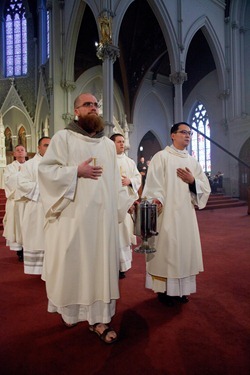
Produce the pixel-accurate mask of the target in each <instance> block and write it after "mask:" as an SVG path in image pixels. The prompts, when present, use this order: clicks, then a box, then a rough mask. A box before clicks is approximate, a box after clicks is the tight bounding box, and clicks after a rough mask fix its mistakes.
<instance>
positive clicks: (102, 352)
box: [0, 207, 250, 375]
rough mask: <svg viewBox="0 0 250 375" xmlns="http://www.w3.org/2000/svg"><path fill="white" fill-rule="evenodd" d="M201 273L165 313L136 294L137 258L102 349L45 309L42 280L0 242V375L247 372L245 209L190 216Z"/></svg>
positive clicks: (140, 262) (139, 280) (249, 287)
mask: <svg viewBox="0 0 250 375" xmlns="http://www.w3.org/2000/svg"><path fill="white" fill-rule="evenodd" d="M197 215H198V220H199V226H200V231H201V239H202V244H203V254H204V265H205V272H204V273H202V274H201V275H199V276H198V278H197V287H198V290H197V293H196V294H194V295H192V296H191V297H190V302H189V303H188V304H186V305H178V304H177V305H176V306H174V307H165V306H163V305H162V304H160V302H158V300H157V299H156V297H155V295H154V294H153V293H152V292H151V291H149V290H146V289H145V288H144V269H145V266H144V256H143V255H142V254H136V253H134V254H133V256H134V261H133V268H132V269H131V270H130V271H129V272H128V273H127V277H126V278H125V279H123V280H121V281H120V285H121V299H120V300H119V302H118V305H117V314H116V317H115V318H114V320H113V326H114V327H115V328H116V329H117V330H118V331H119V333H120V341H119V342H117V343H115V344H114V345H111V346H107V345H105V344H104V343H102V342H101V341H100V340H99V339H98V337H97V336H96V335H95V334H93V333H91V332H90V331H89V330H88V327H87V324H86V323H81V324H79V325H78V326H76V327H74V328H71V329H67V328H65V327H64V326H63V325H62V323H61V320H60V317H59V316H58V315H57V314H49V313H47V300H46V294H45V287H44V283H43V281H41V279H40V277H38V276H28V275H24V274H23V265H22V264H21V263H18V261H17V257H16V254H15V253H14V252H11V251H10V250H8V249H7V248H6V247H5V246H4V239H3V238H2V239H1V242H0V246H1V251H0V264H1V273H0V281H1V283H0V285H1V313H0V314H1V331H0V332H1V336H0V351H1V353H0V374H1V375H12V374H13V375H52V374H53V375H59V374H60V375H80V374H81V375H84V374H88V375H92V374H96V375H101V374H109V373H111V374H114V375H118V374H119V375H123V374H124V375H125V374H129V375H133V374H138V375H140V374H141V375H142V374H143V375H147V374H148V375H163V374H164V375H249V374H250V350H249V349H250V316H249V315H250V314H249V311H250V309H249V291H250V276H249V275H250V272H249V271H250V270H249V253H250V245H249V244H250V216H248V215H246V207H239V208H230V209H220V210H214V211H213V210H212V211H201V212H197Z"/></svg>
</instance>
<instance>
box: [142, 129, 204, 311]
mask: <svg viewBox="0 0 250 375" xmlns="http://www.w3.org/2000/svg"><path fill="white" fill-rule="evenodd" d="M191 136H192V131H191V128H190V126H189V125H188V124H187V123H186V122H181V123H178V124H175V125H173V126H172V128H171V138H172V142H173V144H172V145H171V146H170V147H169V146H167V147H166V148H165V149H164V150H162V151H160V152H158V153H156V154H155V155H154V157H153V158H152V160H151V162H150V165H149V169H148V173H147V179H146V183H145V187H144V190H143V196H146V197H147V199H148V200H151V201H153V202H154V203H156V204H157V205H158V209H159V220H158V232H159V235H158V236H156V237H155V238H152V239H150V240H153V241H155V244H154V247H155V249H156V252H155V253H153V254H147V258H146V264H147V280H146V287H148V288H151V289H153V290H154V292H155V293H158V297H159V299H160V301H161V302H163V303H165V304H167V305H168V306H172V305H173V304H174V303H175V302H176V301H179V302H181V303H186V302H188V297H187V295H190V294H191V293H195V292H196V275H197V274H199V272H202V271H203V260H202V252H201V244H200V236H199V230H198V224H197V218H196V213H195V206H197V207H198V208H199V209H201V208H204V207H205V205H206V203H207V200H208V197H209V194H210V191H211V189H210V185H209V182H208V179H207V177H206V175H205V173H204V172H203V170H202V168H201V165H200V164H199V162H198V161H197V160H196V159H195V158H193V157H192V156H190V155H189V154H188V151H187V150H186V148H187V146H188V145H189V142H190V139H191Z"/></svg>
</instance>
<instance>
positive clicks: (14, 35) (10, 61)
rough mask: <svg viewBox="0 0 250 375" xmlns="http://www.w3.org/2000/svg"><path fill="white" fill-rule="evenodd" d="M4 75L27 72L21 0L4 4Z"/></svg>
mask: <svg viewBox="0 0 250 375" xmlns="http://www.w3.org/2000/svg"><path fill="white" fill-rule="evenodd" d="M4 20H5V56H6V66H5V75H6V77H12V76H22V75H26V74H27V21H26V13H25V7H24V5H23V2H22V0H9V1H7V2H6V5H5V12H4Z"/></svg>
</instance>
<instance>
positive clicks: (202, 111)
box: [191, 102, 211, 172]
mask: <svg viewBox="0 0 250 375" xmlns="http://www.w3.org/2000/svg"><path fill="white" fill-rule="evenodd" d="M191 125H192V127H193V128H196V129H197V130H199V131H200V132H201V133H202V134H204V135H206V136H207V137H209V138H210V125H209V118H208V114H207V110H206V108H205V106H204V105H203V104H202V103H201V102H198V104H197V106H196V108H195V109H194V112H193V115H192V123H191ZM191 149H192V155H193V156H194V157H195V158H196V159H197V160H199V162H200V164H201V166H202V168H203V170H204V171H205V172H211V146H210V141H209V139H207V138H205V137H203V135H201V134H199V133H198V132H196V131H194V132H193V137H192V143H191Z"/></svg>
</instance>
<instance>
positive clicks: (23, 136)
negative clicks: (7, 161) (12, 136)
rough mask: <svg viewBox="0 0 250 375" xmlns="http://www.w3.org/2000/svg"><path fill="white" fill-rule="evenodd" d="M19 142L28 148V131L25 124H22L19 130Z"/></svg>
mask: <svg viewBox="0 0 250 375" xmlns="http://www.w3.org/2000/svg"><path fill="white" fill-rule="evenodd" d="M18 144H19V145H23V146H24V147H25V148H26V149H27V143H26V131H25V128H24V126H21V127H20V129H19V130H18Z"/></svg>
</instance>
